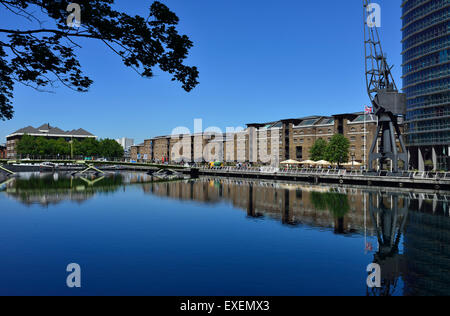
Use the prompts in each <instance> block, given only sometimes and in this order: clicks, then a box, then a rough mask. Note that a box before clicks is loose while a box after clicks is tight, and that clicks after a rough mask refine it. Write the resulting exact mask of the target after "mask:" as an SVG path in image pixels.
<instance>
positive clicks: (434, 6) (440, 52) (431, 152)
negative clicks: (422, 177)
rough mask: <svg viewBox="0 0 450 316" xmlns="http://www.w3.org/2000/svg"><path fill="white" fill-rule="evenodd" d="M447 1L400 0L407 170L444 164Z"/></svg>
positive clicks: (447, 163)
mask: <svg viewBox="0 0 450 316" xmlns="http://www.w3.org/2000/svg"><path fill="white" fill-rule="evenodd" d="M449 6H450V0H403V1H402V9H403V13H402V20H403V28H402V32H403V40H402V43H403V52H402V55H403V65H402V67H403V91H404V92H405V93H406V95H407V98H408V101H407V102H408V103H407V115H406V123H407V126H406V129H407V131H406V142H407V147H408V152H409V155H410V168H413V169H419V170H432V169H434V170H449V168H450V157H449V155H450V153H449V151H450V148H449V146H450V91H449V90H450V89H449V87H450V77H449V73H450V71H449V70H450V33H449V31H450V23H449V16H450V8H449Z"/></svg>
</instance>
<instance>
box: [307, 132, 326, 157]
mask: <svg viewBox="0 0 450 316" xmlns="http://www.w3.org/2000/svg"><path fill="white" fill-rule="evenodd" d="M327 145H328V144H327V141H326V140H324V139H322V138H319V139H318V140H316V141H315V142H314V145H313V146H312V147H311V149H310V151H309V153H310V156H311V159H312V160H314V161H319V160H324V159H325V158H326V151H327Z"/></svg>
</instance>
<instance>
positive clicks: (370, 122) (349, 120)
mask: <svg viewBox="0 0 450 316" xmlns="http://www.w3.org/2000/svg"><path fill="white" fill-rule="evenodd" d="M376 125H377V123H376V118H375V117H374V116H373V115H364V113H350V114H340V115H334V116H331V117H325V116H311V117H305V118H298V119H287V120H280V121H275V122H268V123H252V124H247V129H246V130H244V131H239V132H232V133H228V134H224V135H214V136H211V135H207V134H201V133H200V134H195V135H173V136H160V137H156V138H152V139H149V140H146V141H145V142H144V143H143V144H141V145H138V146H134V147H132V150H131V158H132V159H133V160H141V161H156V162H159V161H162V160H165V161H167V159H168V160H169V161H170V162H177V159H176V158H178V161H185V162H186V161H193V162H201V161H212V160H222V161H226V162H255V163H262V164H277V162H280V161H283V160H287V159H294V160H306V159H310V154H309V152H310V149H311V147H312V146H313V144H314V142H315V141H316V140H317V139H319V138H321V139H324V140H326V141H329V140H330V139H331V137H332V136H333V135H335V134H342V135H344V136H345V137H346V138H348V139H349V141H350V152H351V157H349V158H350V159H353V160H355V161H359V162H364V160H365V156H366V157H367V156H368V152H369V150H370V146H371V142H372V140H373V138H374V133H375V132H376ZM217 153H220V155H219V156H218V157H216V156H215V154H217ZM208 154H211V157H208ZM214 158H216V159H214ZM219 158H221V159H219Z"/></svg>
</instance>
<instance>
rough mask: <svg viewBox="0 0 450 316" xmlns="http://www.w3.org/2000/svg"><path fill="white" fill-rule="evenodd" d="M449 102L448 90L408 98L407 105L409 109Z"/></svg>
mask: <svg viewBox="0 0 450 316" xmlns="http://www.w3.org/2000/svg"><path fill="white" fill-rule="evenodd" d="M449 103H450V92H449V91H446V92H442V93H435V94H430V95H425V96H421V97H417V98H414V99H408V101H407V103H406V106H407V108H408V110H412V109H416V108H420V107H431V106H439V105H447V104H449Z"/></svg>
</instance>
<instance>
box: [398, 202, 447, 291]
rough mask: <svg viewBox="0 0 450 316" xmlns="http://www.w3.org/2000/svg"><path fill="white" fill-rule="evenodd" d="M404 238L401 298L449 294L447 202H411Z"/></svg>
mask: <svg viewBox="0 0 450 316" xmlns="http://www.w3.org/2000/svg"><path fill="white" fill-rule="evenodd" d="M412 204H413V205H412V207H413V208H414V209H417V211H416V212H410V214H409V216H408V217H409V218H408V225H407V227H406V232H405V237H404V256H405V257H406V258H407V271H408V273H407V274H406V275H405V277H404V282H405V287H404V288H405V290H404V295H409V296H411V295H414V296H417V295H420V296H441V295H442V296H447V295H449V294H450V219H449V215H450V214H449V206H450V204H449V202H447V201H442V200H441V201H438V200H437V198H436V197H435V198H434V199H433V200H425V199H423V198H419V199H418V200H415V201H413V202H412Z"/></svg>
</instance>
